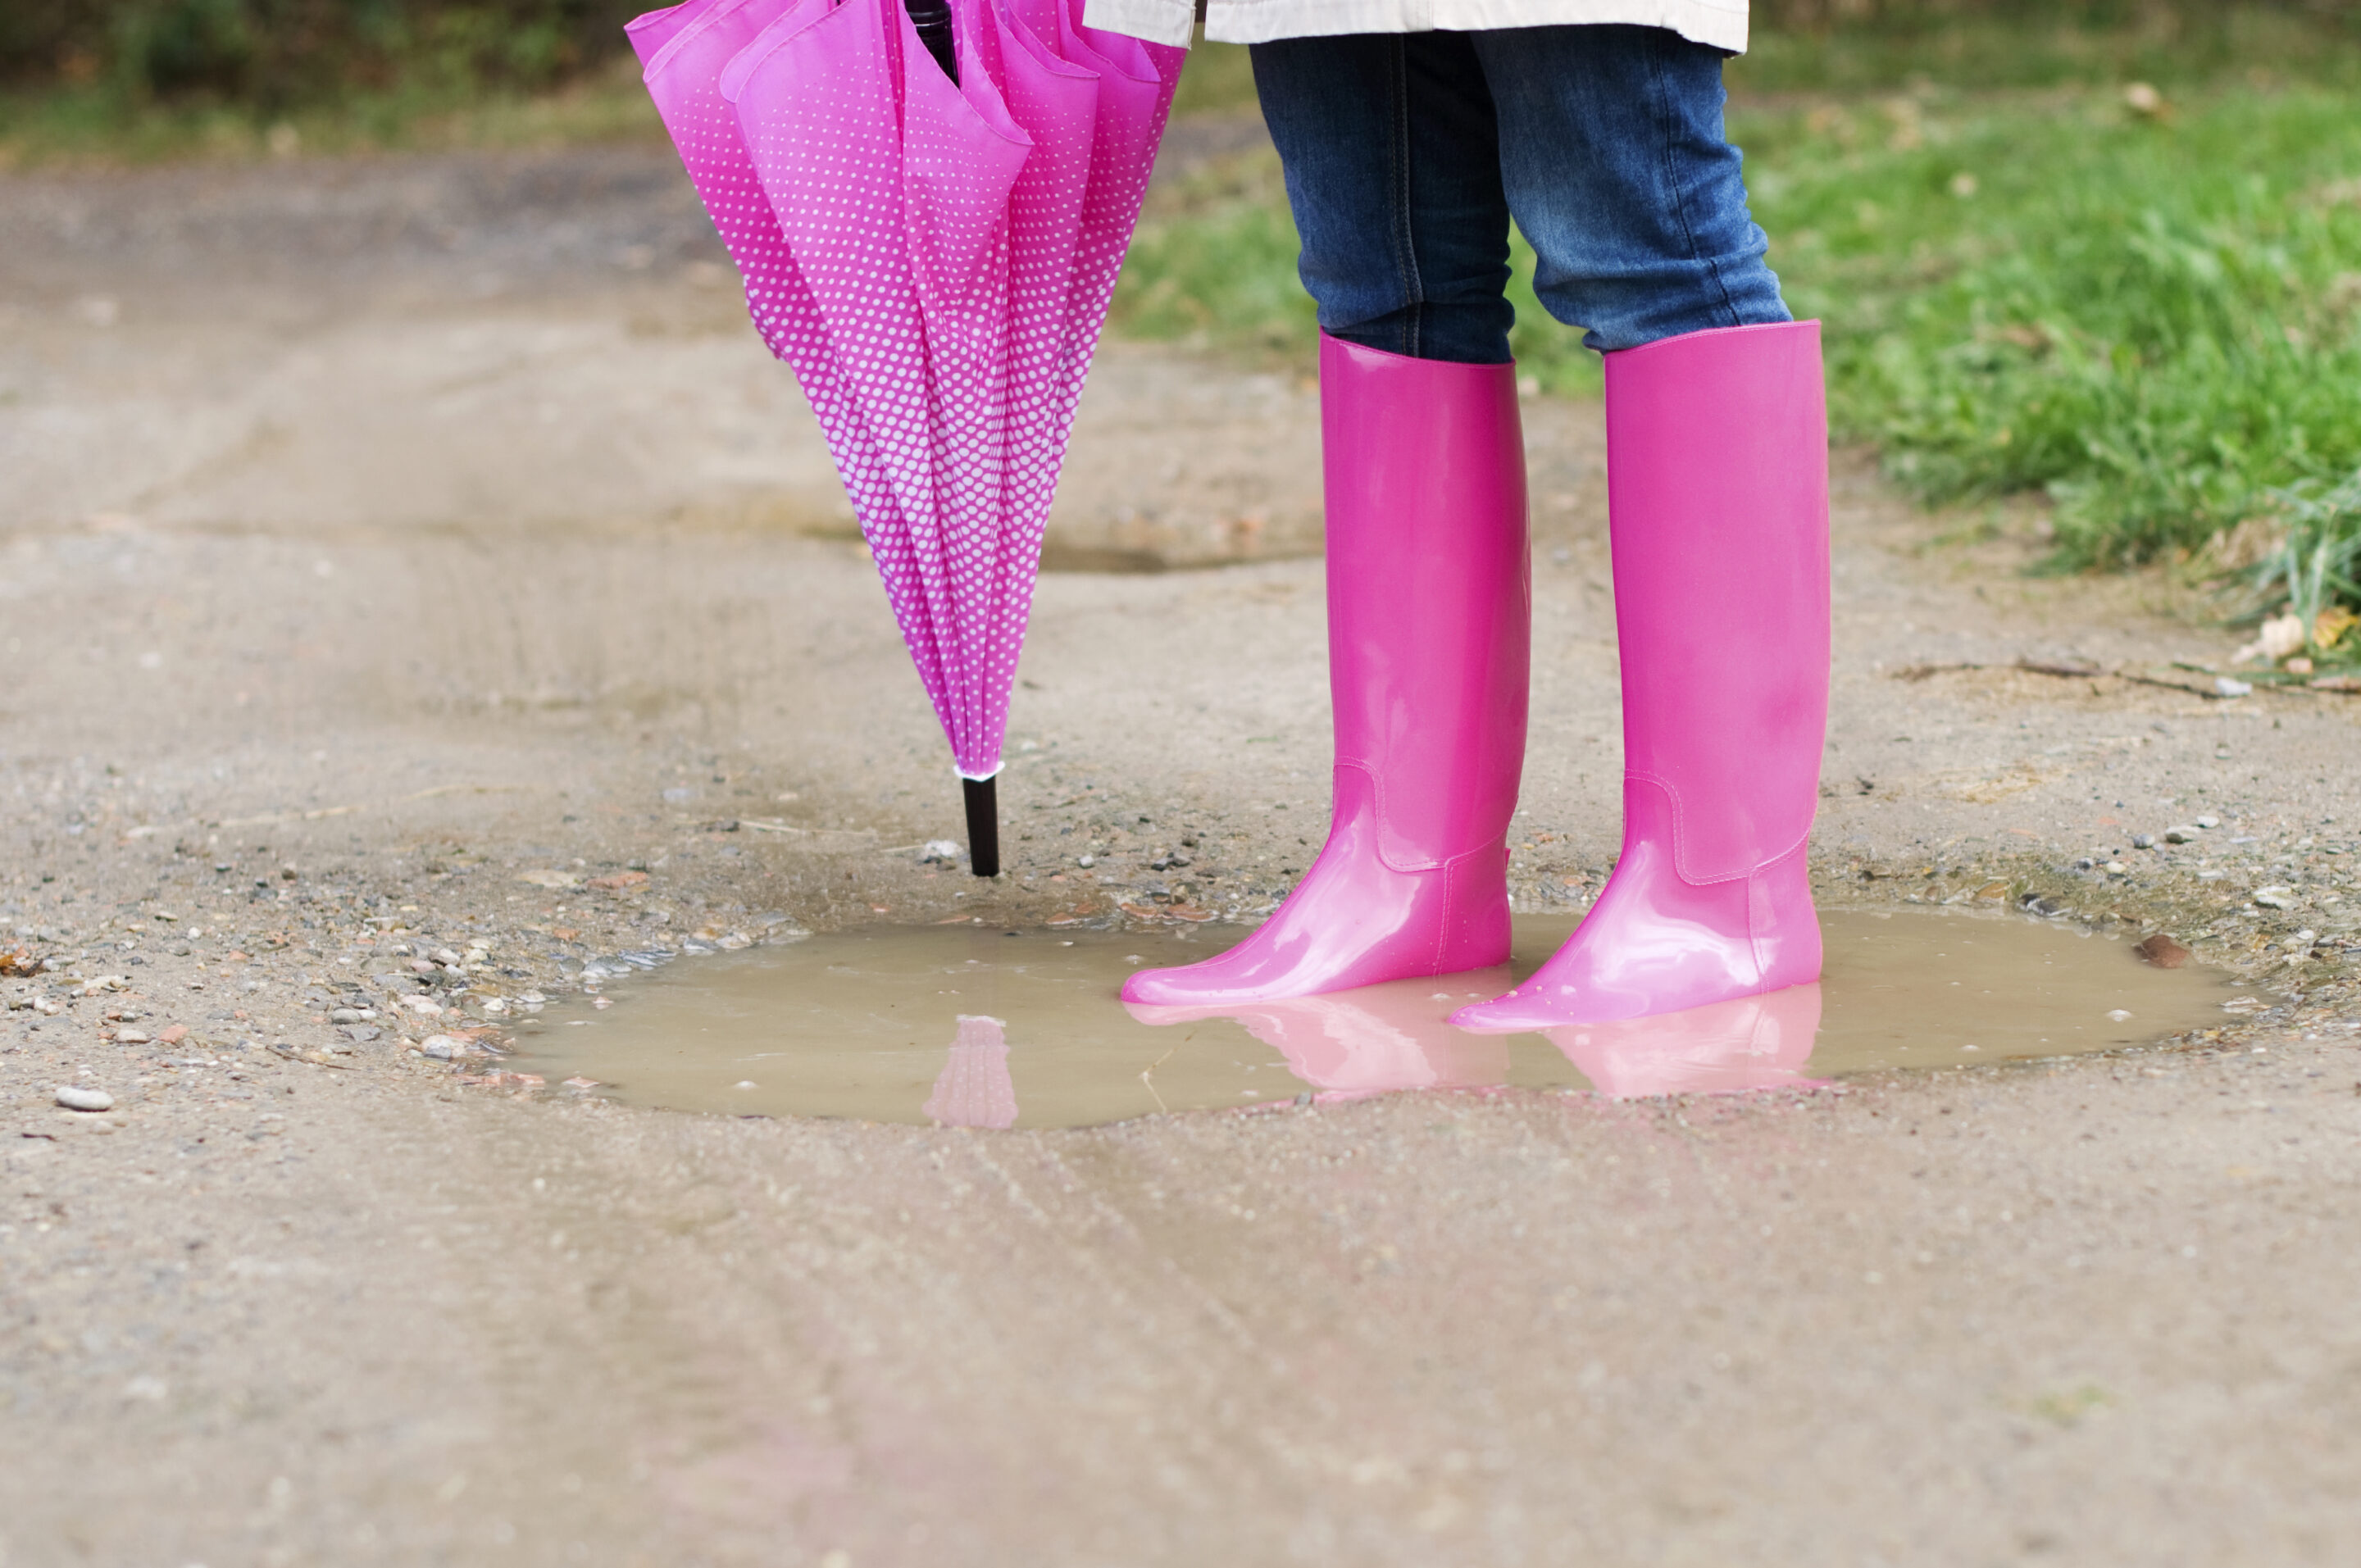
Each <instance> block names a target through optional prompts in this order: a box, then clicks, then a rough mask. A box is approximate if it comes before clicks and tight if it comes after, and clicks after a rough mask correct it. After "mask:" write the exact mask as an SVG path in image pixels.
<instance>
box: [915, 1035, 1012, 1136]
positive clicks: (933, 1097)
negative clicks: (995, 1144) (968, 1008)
mask: <svg viewBox="0 0 2361 1568" xmlns="http://www.w3.org/2000/svg"><path fill="white" fill-rule="evenodd" d="M1007 1028H1008V1025H1005V1024H1004V1023H1002V1022H1001V1021H1000V1020H999V1019H997V1018H985V1017H981V1016H972V1015H971V1014H965V1013H962V1014H960V1015H959V1033H958V1034H957V1035H954V1036H951V1059H950V1060H949V1061H947V1062H945V1063H944V1064H943V1070H942V1072H941V1074H940V1075H939V1076H938V1077H937V1078H936V1080H935V1091H934V1092H933V1093H932V1094H929V1095H928V1096H927V1103H926V1105H925V1107H924V1109H925V1111H926V1113H927V1116H928V1119H929V1120H930V1121H933V1122H936V1123H938V1124H941V1125H943V1126H946V1127H1013V1126H1015V1125H1016V1080H1014V1079H1012V1078H1010V1077H1009V1076H1008V1035H1007V1032H1006V1031H1007Z"/></svg>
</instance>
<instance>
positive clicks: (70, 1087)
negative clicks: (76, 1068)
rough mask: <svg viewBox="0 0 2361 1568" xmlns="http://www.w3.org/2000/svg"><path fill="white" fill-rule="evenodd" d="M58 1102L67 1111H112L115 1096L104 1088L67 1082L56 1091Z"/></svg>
mask: <svg viewBox="0 0 2361 1568" xmlns="http://www.w3.org/2000/svg"><path fill="white" fill-rule="evenodd" d="M58 1103H59V1104H60V1105H62V1106H64V1107H65V1108H66V1109H67V1110H69V1111H112V1110H114V1109H115V1096H114V1095H112V1094H109V1093H108V1092H107V1091H105V1090H104V1089H84V1088H82V1087H81V1086H80V1085H78V1084H71V1083H69V1084H66V1085H64V1086H63V1087H62V1088H60V1090H59V1091H58Z"/></svg>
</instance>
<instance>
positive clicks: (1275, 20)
mask: <svg viewBox="0 0 2361 1568" xmlns="http://www.w3.org/2000/svg"><path fill="white" fill-rule="evenodd" d="M1746 4H1747V0H1208V3H1207V5H1206V9H1205V36H1206V37H1207V38H1213V39H1214V40H1216V41H1217V42H1221V43H1227V44H1260V43H1268V42H1270V41H1271V40H1272V39H1273V38H1314V37H1322V36H1325V35H1327V34H1331V33H1426V32H1438V31H1444V32H1482V31H1485V30H1488V29H1489V28H1493V27H1554V26H1559V25H1563V24H1567V23H1583V22H1628V23H1633V24H1636V25H1638V26H1640V27H1670V28H1671V29H1672V30H1673V31H1674V32H1676V33H1678V34H1680V35H1681V37H1683V38H1688V39H1691V40H1693V41H1694V42H1697V43H1701V44H1710V45H1711V46H1713V47H1714V48H1715V49H1728V50H1729V51H1730V53H1732V54H1741V53H1743V52H1744V51H1745V49H1746ZM1082 20H1083V22H1084V23H1085V24H1087V25H1088V26H1090V27H1104V28H1105V29H1106V30H1107V31H1108V32H1111V33H1128V34H1129V35H1131V36H1132V37H1133V38H1146V39H1147V40H1148V42H1150V43H1159V44H1177V45H1179V46H1180V47H1181V48H1184V49H1185V48H1187V47H1188V43H1189V33H1190V27H1191V24H1192V23H1194V22H1195V20H1196V6H1195V3H1194V0H1088V5H1087V6H1086V8H1085V10H1084V12H1083V16H1082Z"/></svg>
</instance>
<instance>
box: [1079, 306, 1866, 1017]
mask: <svg viewBox="0 0 2361 1568" xmlns="http://www.w3.org/2000/svg"><path fill="white" fill-rule="evenodd" d="M1320 373H1321V427H1322V438H1323V444H1324V447H1325V463H1326V484H1327V496H1328V517H1327V525H1328V612H1329V657H1330V681H1331V685H1332V688H1333V691H1334V701H1335V725H1336V773H1335V778H1336V784H1335V792H1336V793H1335V810H1334V822H1333V826H1332V827H1331V828H1330V831H1329V836H1328V842H1327V845H1326V847H1325V848H1324V849H1323V850H1322V851H1321V853H1320V857H1319V859H1318V860H1316V861H1313V862H1312V868H1311V870H1310V871H1309V872H1307V873H1306V874H1305V875H1304V878H1303V880H1302V882H1301V883H1300V884H1298V886H1297V887H1296V889H1295V891H1294V893H1293V894H1290V896H1289V898H1288V900H1287V902H1286V903H1285V904H1283V905H1280V906H1279V910H1278V912H1277V913H1276V914H1274V915H1273V916H1271V917H1270V919H1269V920H1268V921H1267V922H1265V923H1264V924H1263V925H1262V926H1261V927H1259V928H1257V930H1256V931H1255V933H1254V934H1253V935H1252V936H1250V937H1248V938H1246V940H1245V941H1243V942H1241V943H1239V944H1238V945H1237V946H1236V947H1235V948H1231V949H1230V950H1229V951H1228V952H1226V953H1224V954H1222V955H1220V956H1219V957H1217V958H1213V959H1207V960H1206V961H1204V962H1203V963H1198V964H1191V965H1189V966H1188V967H1186V968H1183V969H1170V970H1141V971H1140V972H1138V973H1137V974H1134V975H1133V976H1132V977H1131V979H1130V980H1129V981H1128V982H1126V985H1125V987H1124V992H1123V994H1124V999H1125V1000H1126V1001H1127V1002H1133V1003H1148V1004H1153V1005H1159V1006H1185V1007H1210V1006H1218V1005H1221V1004H1224V1003H1248V1002H1258V1001H1268V1000H1270V999H1273V998H1279V997H1290V996H1308V995H1313V994H1316V993H1320V992H1331V991H1342V990H1345V989H1349V988H1351V987H1355V986H1361V985H1369V984H1374V983H1377V982H1378V981H1387V980H1396V979H1401V978H1405V977H1409V976H1413V975H1433V974H1445V973H1450V972H1454V971H1456V970H1470V969H1480V968H1484V967H1487V966H1488V965H1493V964H1498V963H1501V962H1503V961H1505V960H1506V959H1507V958H1508V953H1509V900H1508V886H1507V877H1506V873H1507V865H1508V849H1507V833H1508V827H1509V818H1510V815H1511V814H1512V812H1513V811H1514V809H1515V806H1516V796H1517V782H1518V774H1519V772H1520V769H1521V762H1522V759H1523V755H1524V741H1525V703H1526V664H1527V657H1528V655H1527V649H1528V646H1529V641H1530V635H1531V613H1530V603H1531V593H1530V580H1529V573H1528V566H1527V557H1526V546H1525V497H1524V453H1523V444H1522V439H1521V433H1520V431H1519V427H1518V420H1517V405H1516V384H1515V367H1513V366H1509V365H1483V366H1470V365H1454V364H1445V363H1440V362H1436V361H1433V360H1421V359H1409V358H1403V357H1400V356H1395V355H1390V354H1383V353H1379V352H1378V351H1376V350H1373V349H1367V348H1361V347H1358V346H1356V345H1350V344H1345V343H1342V342H1339V341H1337V340H1335V339H1333V338H1323V340H1322V343H1321V360H1320ZM1607 458H1608V491H1609V512H1610V529H1611V533H1612V539H1613V547H1614V562H1615V608H1616V619H1617V628H1618V640H1619V641H1620V646H1621V652H1622V668H1623V730H1624V758H1625V772H1624V784H1623V801H1624V827H1623V851H1622V856H1621V858H1620V861H1618V863H1617V866H1616V869H1615V874H1614V875H1613V876H1612V877H1611V878H1610V879H1609V882H1608V884H1607V888H1606V890H1605V891H1604V892H1603V893H1601V894H1599V898H1598V904H1597V905H1595V906H1593V908H1592V909H1591V911H1590V914H1589V916H1588V917H1587V919H1585V920H1584V921H1583V923H1582V925H1581V927H1580V928H1579V929H1577V930H1576V932H1575V934H1574V935H1573V937H1572V938H1569V939H1568V940H1567V942H1566V944H1565V947H1563V948H1560V949H1559V950H1558V952H1557V953H1556V955H1555V956H1554V957H1553V958H1552V959H1549V961H1548V962H1546V963H1545V964H1543V966H1542V968H1541V970H1540V971H1539V972H1538V973H1536V974H1534V975H1533V976H1532V979H1530V980H1528V981H1525V982H1524V983H1523V984H1522V985H1520V986H1518V987H1516V988H1515V989H1514V990H1512V991H1510V992H1508V993H1507V994H1505V995H1503V996H1500V997H1498V998H1495V999H1494V1000H1492V1001H1490V1002H1485V1003H1477V1004H1476V1005H1474V1006H1471V1007H1466V1008H1463V1009H1461V1010H1460V1011H1459V1012H1458V1013H1457V1014H1454V1015H1453V1018H1452V1022H1453V1023H1455V1024H1457V1025H1461V1026H1462V1027H1465V1028H1471V1029H1480V1030H1491V1031H1506V1030H1527V1029H1548V1028H1553V1027H1556V1026H1558V1025H1569V1024H1587V1023H1599V1022H1606V1021H1610V1020H1615V1019H1622V1018H1635V1017H1641V1016H1644V1015H1647V1014H1657V1013H1667V1012H1674V1011H1678V1010H1681V1009H1686V1008H1691V1007H1700V1006H1705V1005H1707V1004H1708V1003H1717V1002H1722V1001H1726V1000H1728V999H1730V998H1732V997H1741V996H1751V995H1756V994H1760V993H1762V992H1772V991H1777V990H1781V989H1783V988H1784V987H1787V986H1793V985H1802V984H1806V983H1807V982H1809V981H1815V980H1817V978H1818V977H1819V972H1820V934H1819V922H1818V918H1817V916H1816V915H1815V914H1814V912H1813V908H1812V898H1811V889H1810V884H1809V883H1808V881H1807V879H1806V872H1805V860H1804V855H1805V840H1806V836H1807V835H1808V833H1809V830H1810V828H1811V822H1812V814H1813V808H1814V806H1815V804H1816V802H1817V795H1818V781H1819V762H1820V749H1821V745H1822V742H1823V740H1824V736H1825V730H1826V727H1827V716H1828V428H1827V415H1826V412H1825V405H1824V401H1823V398H1822V392H1821V380H1820V352H1819V327H1818V323H1814V322H1797V323H1780V324H1777V325H1772V326H1755V327H1734V328H1730V329H1727V330H1724V331H1717V332H1702V333H1694V334H1688V335H1686V336H1683V337H1677V338H1669V339H1666V340H1664V341H1663V342H1659V343H1653V344H1649V345H1646V346H1644V347H1641V348H1634V349H1628V350H1625V351H1623V352H1620V353H1617V354H1610V355H1609V356H1607Z"/></svg>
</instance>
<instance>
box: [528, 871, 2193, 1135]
mask: <svg viewBox="0 0 2361 1568" xmlns="http://www.w3.org/2000/svg"><path fill="white" fill-rule="evenodd" d="M1572 925H1573V922H1572V921H1571V920H1569V919H1549V918H1546V917H1535V918H1530V919H1524V918H1521V919H1520V920H1519V921H1518V926H1517V952H1516V957H1515V960H1514V962H1513V964H1512V965H1510V966H1507V967H1503V968H1501V969H1499V970H1481V971H1477V972H1475V973H1470V974H1465V975H1455V976H1448V977H1444V978H1443V979H1439V980H1420V981H1395V982H1393V983H1391V984H1387V985H1378V986H1370V987H1367V988H1366V989H1363V990H1360V991H1354V992H1341V993H1338V994H1335V995H1330V996H1317V997H1311V998H1307V999H1304V1000H1302V1001H1296V1002H1284V1003H1263V1004H1260V1005H1257V1006H1253V1007H1244V1008H1236V1009H1231V1010H1228V1011H1226V1012H1221V1013H1208V1014H1185V1013H1180V1012H1176V1011H1170V1010H1151V1009H1145V1008H1142V1009H1131V1008H1126V1006H1124V1005H1123V1004H1122V1003H1120V1002H1118V1001H1116V1000H1115V991H1116V988H1117V987H1118V986H1119V985H1120V984H1121V982H1122V980H1123V977H1124V976H1125V975H1126V974H1127V973H1128V972H1130V971H1131V970H1134V969H1137V968H1139V967H1141V966H1143V965H1148V964H1174V963H1186V962H1189V961H1191V960H1193V959H1197V958H1201V957H1204V956H1206V955H1208V954H1211V953H1213V952H1214V951H1217V950H1218V949H1219V948H1220V947H1221V946H1222V945H1224V943H1226V942H1230V941H1235V940H1236V939H1237V938H1238V936H1239V935H1240V932H1239V931H1238V929H1237V928H1236V927H1213V928H1211V929H1197V930H1186V931H1175V932H1170V933H1166V932H1138V931H1135V932H1120V931H1116V932H1106V931H1076V930H1067V931H1057V930H1049V931H1040V930H1018V931H1007V930H1004V929H1000V928H996V927H982V926H974V925H969V926H958V927H943V926H934V927H885V928H875V929H869V930H857V931H845V932H837V933H832V934H829V935H826V936H818V937H813V938H808V939H807V940H804V941H801V942H796V943H793V944H790V945H786V946H774V947H764V948H754V949H752V950H749V951H745V952H739V953H729V954H715V955H711V956H708V957H702V958H692V959H680V960H678V961H676V962H674V963H670V964H667V965H664V966H663V967H661V968H659V969H657V970H653V971H652V972H649V973H645V974H634V975H632V976H631V977H629V978H626V979H619V980H613V981H606V982H605V983H604V985H603V994H598V995H592V996H586V997H583V998H579V999H572V1000H569V1001H568V1002H566V1003H563V1004H559V1005H554V1006H552V1007H550V1008H548V1009H547V1010H546V1011H545V1012H544V1013H543V1014H540V1015H539V1016H536V1017H534V1018H532V1019H529V1020H526V1021H525V1022H524V1023H523V1025H522V1026H521V1028H520V1030H519V1036H518V1045H519V1047H520V1051H521V1055H520V1058H519V1059H518V1060H517V1061H516V1062H515V1063H514V1064H513V1065H515V1066H517V1067H520V1068H522V1069H525V1070H528V1071H535V1072H541V1073H544V1074H546V1075H548V1076H549V1077H550V1078H551V1079H552V1080H555V1079H556V1078H559V1077H574V1076H577V1075H578V1076H581V1077H587V1078H590V1079H594V1080H598V1084H599V1085H600V1091H601V1092H604V1093H609V1094H612V1095H613V1096H615V1097H616V1098H618V1099H620V1100H624V1101H627V1102H632V1103H635V1104H642V1105H653V1106H664V1107H669V1108H673V1109H678V1110H687V1111H706V1112H720V1113H730V1114H735V1115H741V1116H742V1115H767V1116H786V1115H802V1116H848V1117H857V1118H862V1119H865V1120H871V1121H880V1122H908V1123H917V1124H927V1123H940V1124H952V1125H961V1126H975V1127H1069V1126H1087V1125H1093V1124H1100V1123H1105V1122H1115V1121H1121V1120H1124V1119H1125V1118H1127V1117H1132V1116H1140V1115H1147V1114H1149V1113H1155V1112H1159V1111H1183V1110H1205V1109H1213V1108H1219V1107H1224V1106H1241V1105H1260V1104H1269V1103H1272V1102H1289V1101H1295V1100H1299V1099H1301V1098H1303V1097H1305V1096H1310V1097H1311V1098H1312V1099H1313V1100H1315V1101H1329V1100H1338V1099H1352V1098H1357V1097H1359V1096H1363V1095H1367V1094H1378V1093H1384V1092H1388V1091H1396V1090H1406V1089H1479V1088H1487V1087H1493V1086H1498V1085H1504V1084H1505V1085H1517V1086H1521V1087H1528V1088H1588V1089H1591V1090H1595V1091H1598V1092H1601V1093H1605V1094H1609V1095H1613V1096H1618V1097H1632V1096H1641V1095H1653V1094H1672V1093H1712V1092H1728V1091H1740V1090H1749V1089H1769V1088H1777V1087H1779V1086H1782V1085H1801V1084H1806V1083H1810V1082H1814V1081H1818V1080H1828V1079H1833V1078H1838V1077H1841V1076H1844V1075H1846V1074H1849V1073H1861V1072H1870V1071H1876V1070H1881V1069H1896V1068H1901V1069H1910V1068H1923V1069H1941V1068H1949V1067H1956V1066H1963V1065H1967V1064H1971V1063H1978V1062H1994V1061H2005V1060H2008V1059H2010V1058H2024V1057H2049V1056H2063V1055H2070V1054H2074V1053H2078V1052H2084V1051H2098V1050H2107V1049H2111V1048H2113V1047H2118V1046H2125V1045H2132V1044H2136V1043H2139V1042H2141V1041H2146V1040H2153V1039H2158V1038H2160V1037H2162V1036H2168V1035H2172V1034H2178V1033H2180V1032H2181V1031H2183V1030H2187V1029H2191V1028H2196V1027H2200V1026H2203V1025H2208V1024H2216V1023H2219V1022H2220V1021H2221V1020H2222V1017H2223V1013H2222V1003H2223V1002H2224V1000H2226V999H2227V998H2228V996H2229V995H2230V991H2229V989H2228V987H2227V986H2226V985H2225V984H2224V981H2223V980H2222V979H2221V978H2220V977H2219V976H2217V975H2215V974H2213V972H2211V971H2208V970H2201V969H2183V970H2158V969H2153V968H2150V967H2149V966H2147V965H2146V964H2144V963H2142V962H2141V961H2140V960H2139V959H2138V958H2137V957H2136V956H2135V955H2134V953H2133V952H2132V950H2131V944H2130V943H2129V942H2126V941H2123V940H2118V939H2110V938H2106V937H2103V936H2097V935H2092V934H2090V933H2087V932H2083V931H2081V930H2079V929H2076V928H2072V927H2064V926H2060V925H2057V924H2053V923H2051V922H2048V921H2035V920H2026V919H2018V918H2014V917H2002V918H1990V917H1986V918H1978V917H1975V916H1963V915H1960V916H1954V915H1947V914H1942V913H1938V912H1934V911H1924V912H1920V911H1894V912H1890V913H1889V912H1865V911H1847V912H1843V913H1839V914H1831V915H1828V916H1825V918H1824V922H1823V927H1824V931H1825V934H1826V938H1827V944H1828V961H1827V966H1826V974H1825V978H1823V980H1822V981H1821V982H1820V983H1819V984H1818V985H1815V986H1802V987H1798V988H1796V989H1795V990H1793V991H1787V992H1779V993H1777V994H1774V995H1771V996H1763V997H1752V998H1747V999H1745V1000H1742V1001H1739V1002H1730V1003H1720V1004H1718V1005H1716V1006H1712V1007H1703V1008H1698V1009H1696V1010H1694V1011H1692V1012H1688V1013H1683V1014H1671V1015H1668V1016H1664V1017H1657V1018H1647V1019H1637V1020H1633V1021H1631V1022H1629V1023H1620V1024H1601V1025H1581V1026H1576V1027H1568V1028H1562V1029H1556V1030H1552V1031H1550V1032H1549V1033H1547V1034H1545V1035H1541V1034H1536V1035H1512V1036H1479V1035H1471V1034H1467V1033H1466V1032H1465V1031H1462V1030H1458V1029H1454V1028H1452V1027H1451V1026H1450V1025H1447V1024H1445V1023H1444V1017H1445V1016H1446V1015H1448V1014H1450V1013H1451V1012H1452V1011H1453V1010H1454V1009H1455V1008H1457V1007H1459V1006H1461V1005H1462V1004H1464V1003H1466V1002H1468V1001H1471V1000H1475V999H1477V998H1481V997H1486V996H1490V995H1494V994H1497V993H1498V992H1500V991H1502V990H1504V989H1506V988H1507V987H1508V985H1509V984H1510V982H1511V978H1512V974H1522V973H1524V972H1527V971H1528V970H1531V969H1532V968H1533V967H1534V966H1535V965H1537V964H1538V963H1539V962H1540V961H1541V960H1542V959H1543V958H1544V957H1546V956H1547V955H1548V954H1549V953H1550V952H1551V951H1552V950H1553V949H1554V948H1555V947H1556V946H1557V944H1558V943H1559V942H1560V941H1562V940H1563V939H1564V938H1565V934H1566V933H1567V931H1568V930H1570V929H1571V928H1572Z"/></svg>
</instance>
